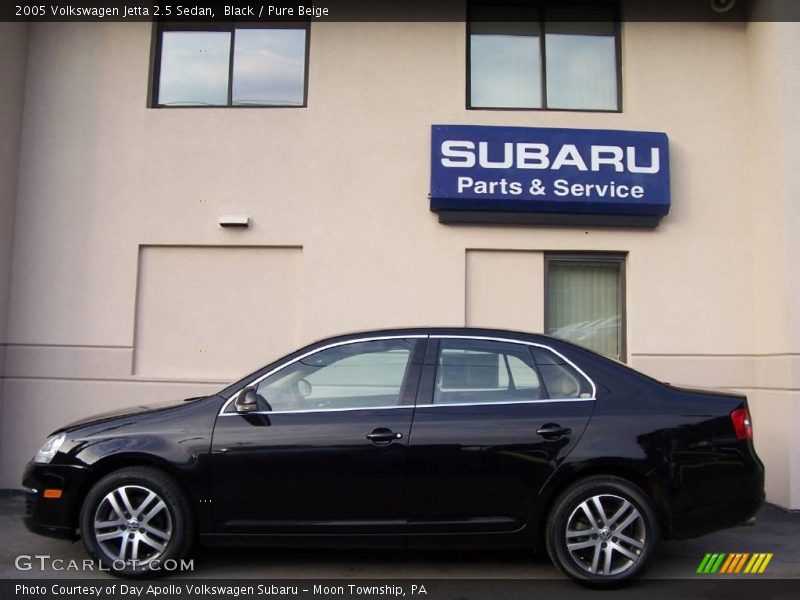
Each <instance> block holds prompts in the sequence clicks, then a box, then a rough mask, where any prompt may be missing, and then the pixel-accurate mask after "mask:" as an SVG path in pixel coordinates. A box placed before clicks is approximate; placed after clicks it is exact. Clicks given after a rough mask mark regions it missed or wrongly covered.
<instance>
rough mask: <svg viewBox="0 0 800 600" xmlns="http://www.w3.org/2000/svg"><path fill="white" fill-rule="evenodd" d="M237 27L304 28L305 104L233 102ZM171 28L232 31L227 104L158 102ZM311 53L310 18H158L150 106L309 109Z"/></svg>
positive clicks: (152, 47)
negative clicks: (165, 39) (165, 37)
mask: <svg viewBox="0 0 800 600" xmlns="http://www.w3.org/2000/svg"><path fill="white" fill-rule="evenodd" d="M237 29H303V30H305V36H306V37H305V56H304V58H303V61H304V65H303V103H302V104H233V63H234V47H235V44H236V30H237ZM168 31H197V32H225V33H230V34H231V35H230V51H229V53H228V97H227V103H226V104H213V105H191V104H185V105H179V106H170V105H168V104H159V103H158V92H159V83H160V82H159V80H160V78H161V49H162V44H163V34H164V32H168ZM310 56H311V22H310V21H303V20H301V21H266V22H241V21H229V22H202V23H199V22H188V23H182V22H178V21H163V20H157V19H156V20H154V21H153V26H152V33H151V37H150V71H149V73H148V82H147V108H158V109H164V108H166V109H198V108H205V109H209V108H210V109H217V108H255V109H262V108H307V107H308V85H309V77H308V74H309V59H310Z"/></svg>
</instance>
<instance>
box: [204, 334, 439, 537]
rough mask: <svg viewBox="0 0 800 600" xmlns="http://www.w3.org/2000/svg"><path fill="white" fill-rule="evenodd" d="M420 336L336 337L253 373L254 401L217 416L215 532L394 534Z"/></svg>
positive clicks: (400, 515) (401, 526)
mask: <svg viewBox="0 0 800 600" xmlns="http://www.w3.org/2000/svg"><path fill="white" fill-rule="evenodd" d="M424 342H425V336H417V337H414V336H408V337H397V338H381V339H372V340H362V341H350V342H347V343H343V344H342V343H340V344H337V345H336V346H334V347H329V348H326V349H321V350H320V351H318V352H314V353H310V354H309V355H306V356H301V357H299V358H298V359H295V361H293V362H292V363H291V364H288V365H285V366H283V367H282V368H280V369H279V370H277V371H276V372H274V373H272V374H270V375H268V376H265V377H264V378H263V379H262V380H261V381H260V382H257V387H256V391H257V397H258V405H259V410H258V411H256V412H250V413H246V414H239V413H237V412H236V410H235V407H234V405H233V402H231V403H230V404H229V405H228V406H227V407H226V408H225V409H223V412H222V414H221V415H220V416H219V417H218V418H217V422H216V426H215V429H214V437H213V441H212V488H213V501H212V507H213V512H214V520H215V524H216V530H217V532H218V533H227V534H233V533H252V534H275V533H281V534H286V533H318V534H319V533H322V534H328V533H337V534H358V533H363V532H366V533H377V532H386V533H402V532H404V531H405V524H406V519H405V516H406V515H405V504H404V498H403V478H404V475H405V465H406V458H407V451H408V438H409V432H410V428H411V419H412V414H413V410H414V397H415V394H416V390H417V384H418V381H419V373H420V370H421V363H422V358H423V355H424Z"/></svg>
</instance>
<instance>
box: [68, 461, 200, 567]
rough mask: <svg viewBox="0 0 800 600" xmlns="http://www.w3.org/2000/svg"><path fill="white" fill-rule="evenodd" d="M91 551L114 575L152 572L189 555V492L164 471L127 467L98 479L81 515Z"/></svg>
mask: <svg viewBox="0 0 800 600" xmlns="http://www.w3.org/2000/svg"><path fill="white" fill-rule="evenodd" d="M80 528H81V537H82V538H83V544H84V546H85V547H86V550H87V552H88V553H89V554H90V555H91V556H92V557H93V558H95V559H97V560H99V561H100V562H101V563H102V565H103V566H104V567H105V568H107V569H110V570H111V572H112V573H113V574H115V575H119V576H122V577H140V576H145V575H149V576H153V575H158V574H159V573H160V572H161V566H163V565H164V562H165V561H167V560H169V559H173V560H176V559H177V560H179V559H181V558H183V557H184V556H186V553H187V552H188V551H189V548H190V546H191V543H192V541H193V538H194V529H195V528H194V519H193V518H192V513H191V508H190V505H189V502H188V500H187V498H186V494H185V493H184V492H183V490H182V489H181V488H180V486H179V485H178V484H177V483H176V482H175V481H174V480H173V479H172V478H171V477H169V476H168V475H167V474H166V473H164V472H162V471H159V470H158V469H153V468H151V467H129V468H125V469H120V470H119V471H114V472H113V473H110V474H109V475H106V476H105V477H104V478H103V479H101V480H100V481H98V482H97V483H96V484H95V485H94V487H92V489H91V490H90V491H89V493H88V494H87V496H86V499H85V500H84V503H83V507H82V509H81V515H80Z"/></svg>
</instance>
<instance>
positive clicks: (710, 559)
mask: <svg viewBox="0 0 800 600" xmlns="http://www.w3.org/2000/svg"><path fill="white" fill-rule="evenodd" d="M772 556H773V554H772V552H755V553H753V554H750V553H749V552H733V553H730V554H726V553H725V552H714V553H711V552H709V553H707V554H706V555H705V557H704V558H703V560H702V561H700V566H699V567H697V573H701V574H704V575H709V574H713V573H720V574H723V573H724V574H728V575H731V574H739V573H748V574H751V575H757V574H761V573H763V572H764V571H765V570H766V569H767V565H768V564H769V561H771V560H772Z"/></svg>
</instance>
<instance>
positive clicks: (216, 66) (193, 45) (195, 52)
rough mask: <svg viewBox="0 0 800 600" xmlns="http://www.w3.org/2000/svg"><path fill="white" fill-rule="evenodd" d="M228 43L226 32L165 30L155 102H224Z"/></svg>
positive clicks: (208, 103)
mask: <svg viewBox="0 0 800 600" xmlns="http://www.w3.org/2000/svg"><path fill="white" fill-rule="evenodd" d="M230 45H231V44H230V33H227V32H219V31H217V32H208V31H165V32H164V33H163V37H162V38H161V71H160V76H159V83H158V103H159V104H166V105H181V104H185V105H201V106H202V105H220V104H223V105H224V104H227V102H228V68H229V59H230Z"/></svg>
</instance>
